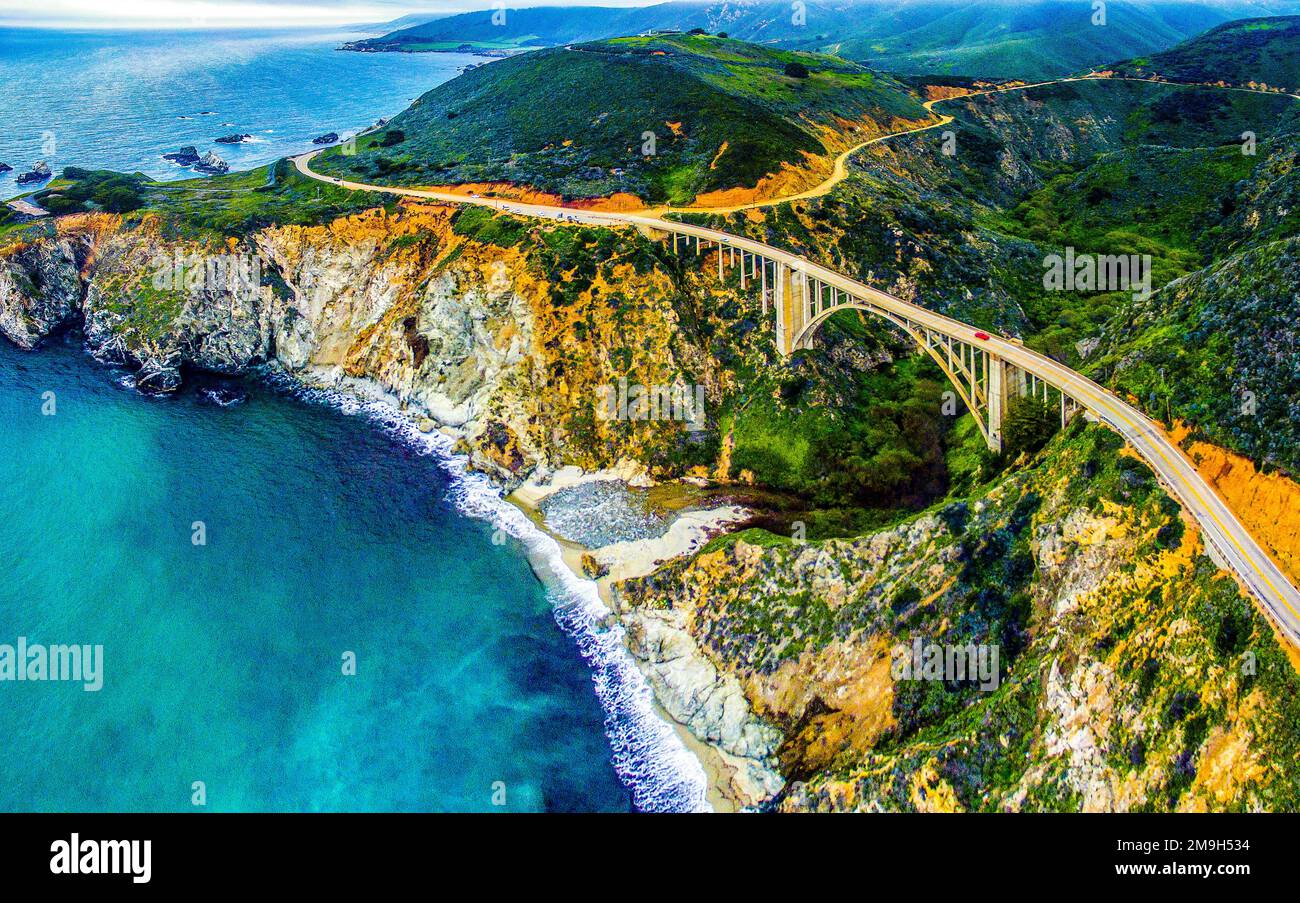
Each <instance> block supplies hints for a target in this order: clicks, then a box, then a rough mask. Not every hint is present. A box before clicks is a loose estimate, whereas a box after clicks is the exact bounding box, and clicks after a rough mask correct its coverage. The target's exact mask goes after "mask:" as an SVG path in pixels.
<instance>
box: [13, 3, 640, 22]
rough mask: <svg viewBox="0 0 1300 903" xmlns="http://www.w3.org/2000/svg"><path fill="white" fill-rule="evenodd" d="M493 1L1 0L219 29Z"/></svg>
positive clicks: (40, 9) (113, 18) (77, 15)
mask: <svg viewBox="0 0 1300 903" xmlns="http://www.w3.org/2000/svg"><path fill="white" fill-rule="evenodd" d="M650 2H654V0H576V2H575V0H520V2H515V0H511V2H508V3H507V4H506V5H507V6H509V7H519V6H540V5H544V4H549V5H555V6H558V5H563V6H576V5H580V4H582V5H597V4H598V5H600V6H644V5H646V4H647V3H650ZM493 5H494V4H493V0H0V25H42V26H59V25H81V26H91V27H98V28H169V27H170V28H220V27H223V26H224V27H229V26H241V25H268V26H271V25H274V26H280V25H345V24H349V23H357V22H387V21H388V20H390V19H395V18H397V17H398V16H402V15H405V14H406V13H412V12H421V13H423V12H430V13H433V14H435V15H436V14H438V13H455V12H465V11H467V10H473V9H491V8H492V6H493Z"/></svg>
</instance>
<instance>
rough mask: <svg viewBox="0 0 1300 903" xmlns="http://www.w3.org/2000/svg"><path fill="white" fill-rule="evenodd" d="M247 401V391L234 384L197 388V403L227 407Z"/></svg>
mask: <svg viewBox="0 0 1300 903" xmlns="http://www.w3.org/2000/svg"><path fill="white" fill-rule="evenodd" d="M246 401H248V393H247V392H245V391H244V390H243V389H240V388H238V387H236V386H204V387H203V388H201V389H199V404H214V405H216V406H217V407H220V408H229V407H233V406H234V405H237V404H243V403H244V402H246Z"/></svg>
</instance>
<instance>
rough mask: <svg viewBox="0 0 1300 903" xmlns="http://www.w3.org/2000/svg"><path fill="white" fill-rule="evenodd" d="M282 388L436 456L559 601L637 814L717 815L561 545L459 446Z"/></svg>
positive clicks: (274, 377) (388, 412) (389, 414)
mask: <svg viewBox="0 0 1300 903" xmlns="http://www.w3.org/2000/svg"><path fill="white" fill-rule="evenodd" d="M269 378H270V381H271V382H272V384H273V385H275V386H276V387H277V388H279V389H281V390H282V391H285V392H287V393H289V394H292V395H294V396H295V397H297V398H299V399H301V400H304V401H307V402H311V403H316V404H325V405H329V406H331V407H334V408H336V409H338V410H340V411H342V412H343V413H345V414H349V415H353V416H358V415H360V416H364V417H366V418H368V419H369V420H370V421H371V422H372V423H374V424H375V425H376V426H377V427H379V428H380V429H381V430H383V431H384V432H385V433H386V434H387V435H389V436H391V437H392V438H394V439H395V440H397V441H399V442H401V443H402V444H404V445H406V446H407V447H409V448H411V449H413V450H414V451H416V452H417V453H419V454H422V455H430V456H432V457H434V458H436V460H437V461H438V463H439V466H440V467H441V468H442V470H443V471H444V472H445V473H446V474H447V476H448V483H449V486H448V495H449V498H450V499H451V500H452V502H453V503H454V504H455V505H456V507H457V508H458V509H459V510H460V512H461V513H462V514H465V515H466V516H468V517H473V518H477V519H479V520H484V521H487V522H489V523H491V524H492V525H493V526H494V527H495V528H496V529H498V530H501V531H503V532H504V533H506V534H508V535H510V536H513V537H514V538H515V539H517V540H518V541H519V542H520V543H522V544H523V546H524V548H525V549H526V550H527V553H528V557H529V560H530V562H531V563H532V565H533V569H534V571H536V572H537V574H538V577H539V578H540V579H541V581H542V583H543V585H544V586H545V587H546V592H547V595H548V597H549V598H550V600H551V603H552V609H553V611H554V613H555V620H556V622H557V623H559V625H560V627H561V628H562V629H563V630H564V632H565V633H566V634H568V635H569V636H570V637H572V638H573V640H574V642H575V643H576V644H577V646H578V650H579V652H580V653H581V654H582V657H583V659H584V660H585V661H586V662H587V664H588V666H589V667H590V668H591V673H592V680H593V682H594V684H595V688H596V695H597V697H598V698H599V699H600V702H601V705H602V707H603V708H604V710H605V734H606V736H607V737H608V738H609V742H610V746H611V747H612V749H613V762H614V768H615V770H616V771H617V772H618V775H619V777H620V778H621V779H622V781H623V783H624V784H625V785H626V786H627V787H628V789H629V790H630V791H631V794H632V800H633V802H634V803H635V805H636V807H637V808H638V809H640V810H642V811H648V812H703V811H710V809H711V807H710V805H709V803H708V800H707V790H708V779H707V777H706V775H705V773H704V768H703V766H702V765H701V764H700V761H699V759H698V758H696V756H695V755H694V754H693V753H692V752H691V751H690V750H689V749H687V748H686V745H685V743H684V742H683V741H682V738H681V737H680V736H678V734H677V732H676V731H675V730H674V729H673V727H672V726H671V725H669V724H668V722H667V721H665V720H664V719H663V718H662V717H661V716H660V715H659V713H658V711H657V710H656V707H655V702H654V696H653V693H652V692H651V690H650V685H649V684H648V682H647V681H646V679H645V676H644V675H643V674H642V673H641V672H640V671H639V670H638V669H637V667H636V664H635V662H634V661H633V660H632V656H631V653H629V652H628V650H627V647H626V645H625V644H624V641H623V637H624V630H623V628H622V626H621V625H619V624H618V623H617V622H616V621H614V619H613V618H611V617H610V613H609V610H608V609H607V608H606V606H605V603H604V602H603V601H601V598H600V595H599V593H598V592H597V589H596V585H595V584H594V583H592V582H591V581H589V580H584V579H582V578H581V577H579V576H577V575H576V574H574V573H573V571H572V570H570V569H569V567H568V566H567V565H566V564H565V563H564V559H563V557H562V556H561V552H560V546H559V544H558V543H556V541H555V540H554V539H553V538H552V537H551V536H549V535H548V534H547V533H545V532H544V531H542V530H541V529H539V528H538V527H537V525H535V524H534V523H533V522H532V521H530V520H529V519H528V517H527V516H526V515H525V514H524V513H523V512H522V511H520V510H519V509H518V508H516V507H515V506H514V505H512V504H510V503H509V502H507V501H506V500H505V499H504V498H502V496H501V491H500V489H499V487H497V486H496V485H495V484H494V483H493V482H492V481H491V479H490V478H489V477H488V476H486V475H485V474H481V473H477V472H474V471H471V470H470V469H469V466H468V459H467V458H466V456H464V455H460V454H456V453H455V452H454V451H453V450H452V448H453V444H452V440H450V439H449V438H447V437H446V436H444V435H442V434H440V433H423V432H421V431H420V430H419V429H417V428H416V427H415V425H414V424H413V423H412V422H411V420H410V419H409V418H408V417H406V416H405V415H403V414H402V413H401V412H400V411H398V410H396V409H395V408H394V407H393V406H391V405H389V404H387V403H385V402H383V401H373V400H360V399H358V398H357V397H356V396H354V395H351V394H348V393H346V392H338V391H332V390H325V389H315V388H310V387H306V386H303V385H302V384H300V383H297V382H295V381H294V380H293V379H292V378H290V377H288V376H285V375H283V374H271V375H270V377H269Z"/></svg>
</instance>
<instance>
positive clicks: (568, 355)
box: [0, 204, 729, 482]
mask: <svg viewBox="0 0 1300 903" xmlns="http://www.w3.org/2000/svg"><path fill="white" fill-rule="evenodd" d="M457 216H458V213H457V211H456V210H455V209H453V208H446V207H438V206H433V205H416V204H412V205H406V206H404V207H403V208H402V209H401V210H400V211H399V212H398V213H397V214H395V215H387V214H385V212H384V211H383V210H374V211H369V212H366V213H362V214H358V215H356V216H351V217H346V218H342V219H338V220H335V221H334V222H332V223H330V224H328V225H322V226H310V227H304V226H283V227H272V228H268V229H264V230H262V231H260V232H256V233H254V234H252V235H251V236H249V238H248V239H247V240H245V241H237V240H235V239H231V240H229V243H228V244H227V245H226V246H221V247H216V248H214V247H211V246H201V245H198V244H196V243H192V242H186V241H184V240H179V239H176V238H173V237H170V236H169V234H168V230H166V229H165V228H164V226H163V224H162V223H160V222H159V221H158V220H157V219H155V218H152V217H145V218H143V219H142V220H140V221H138V222H130V223H124V222H123V221H122V220H121V219H120V218H118V217H113V216H108V215H84V216H72V217H65V218H63V219H61V220H60V221H58V223H57V227H56V228H55V229H54V230H53V231H51V232H49V233H47V234H44V235H41V236H38V237H36V238H35V239H32V240H29V241H27V242H24V243H21V244H16V245H11V246H10V247H8V248H7V249H5V250H4V251H3V252H0V331H3V333H4V335H5V336H6V337H8V338H9V339H10V340H12V341H14V342H15V343H17V344H18V345H20V346H21V347H24V348H29V349H30V348H34V347H35V346H37V345H38V344H39V342H40V341H41V339H42V338H43V337H44V336H46V335H48V334H49V333H50V332H52V331H54V330H56V329H59V328H62V327H65V326H68V325H72V324H77V323H80V324H81V325H82V326H83V328H84V333H85V338H86V343H87V346H88V348H89V350H90V351H91V352H92V353H94V354H95V355H96V356H98V357H100V358H101V359H103V360H105V361H110V362H113V363H117V364H121V365H126V366H131V367H134V368H137V373H136V383H137V385H138V387H139V388H140V389H141V390H142V391H151V392H170V391H174V390H176V389H177V388H178V387H179V386H180V384H181V380H182V374H183V369H184V368H185V367H197V368H202V369H205V370H210V371H215V372H219V373H228V374H237V373H243V372H246V371H248V370H249V369H251V368H254V367H257V366H259V365H263V364H272V365H274V366H278V367H282V368H284V369H285V370H287V371H289V372H290V373H292V374H294V375H296V376H298V377H299V378H302V379H304V380H307V381H309V382H312V383H315V384H318V385H327V386H332V385H342V384H347V383H351V384H353V385H354V386H355V387H360V386H362V384H363V383H364V384H365V385H366V386H368V387H369V388H370V391H374V390H375V389H376V388H377V389H378V390H379V391H382V392H383V393H385V394H386V395H387V396H388V397H390V398H391V399H392V400H394V401H395V402H396V403H398V404H399V405H401V406H402V407H405V408H408V409H409V410H411V411H412V413H414V414H415V415H417V416H423V417H426V418H428V422H429V425H430V427H431V428H432V427H433V426H434V425H437V426H441V427H443V428H445V429H446V430H448V431H450V432H452V433H453V434H455V435H457V436H460V437H462V438H463V439H465V441H466V443H467V448H468V449H469V450H470V451H471V452H472V453H473V454H474V456H475V460H476V461H477V463H478V464H479V465H480V466H482V467H484V468H485V469H488V470H491V471H493V472H495V473H497V474H498V475H500V476H502V477H503V478H505V479H506V480H507V481H508V482H513V481H516V480H518V479H520V478H522V477H523V476H525V475H526V474H527V473H529V472H530V471H532V470H533V469H534V468H536V467H539V466H541V467H542V468H544V469H545V468H549V467H557V466H559V465H560V464H562V463H577V464H580V465H582V466H585V467H588V468H598V467H602V466H607V465H609V464H613V463H614V462H615V461H617V460H619V459H620V458H634V459H639V460H644V461H648V462H649V463H650V464H651V465H652V467H653V466H660V467H677V468H678V469H680V468H681V465H682V463H683V462H685V461H688V460H689V457H690V454H691V447H692V446H691V441H690V437H689V436H688V435H687V431H686V429H685V424H684V423H672V422H670V423H667V424H664V423H654V424H651V423H638V422H627V421H618V420H612V421H611V420H603V419H601V418H600V417H599V416H598V414H597V403H598V401H599V399H600V398H601V395H600V388H601V387H602V386H607V385H611V384H613V383H615V382H616V381H617V380H618V379H619V378H623V379H626V380H628V381H629V382H631V383H633V384H644V385H647V386H656V385H665V386H667V385H672V384H674V383H675V382H680V383H689V384H692V385H694V384H700V385H703V386H704V387H705V388H706V390H707V393H709V394H714V395H715V397H716V394H715V393H717V392H719V391H721V390H722V388H723V387H724V386H725V385H726V383H727V380H728V379H729V377H728V376H727V375H726V374H724V373H722V372H721V371H720V370H719V368H718V367H717V366H716V365H715V364H714V363H712V359H711V358H710V357H708V356H707V355H705V354H704V353H702V352H701V351H700V350H699V348H698V346H697V345H696V344H694V343H693V341H692V336H691V335H690V333H689V331H687V330H683V329H681V328H680V323H679V315H678V312H677V311H678V309H679V308H680V302H681V299H682V296H683V295H684V294H685V295H689V293H690V292H691V288H690V285H689V283H690V279H691V277H690V276H689V275H686V276H684V275H683V274H681V273H678V274H674V273H672V272H671V271H670V268H669V267H667V266H665V265H664V263H663V262H662V261H660V260H659V259H658V258H656V257H655V255H654V252H653V250H651V248H652V244H651V243H649V242H646V241H644V240H642V239H640V238H639V237H637V236H635V235H626V236H621V235H619V236H615V235H612V234H605V235H603V236H602V237H601V238H600V239H593V240H598V241H600V242H603V243H604V244H603V245H602V247H601V248H600V253H599V254H595V253H593V252H594V251H595V250H596V249H595V248H594V247H588V246H587V244H586V243H587V241H588V238H587V236H585V235H583V234H581V233H580V230H577V229H574V230H563V229H558V228H556V229H547V230H533V231H532V232H525V231H524V229H523V227H522V226H519V225H518V224H512V227H513V228H516V229H517V230H518V231H517V233H515V234H512V235H511V236H510V240H509V241H505V240H500V239H499V238H498V239H497V240H493V238H492V234H491V229H493V228H497V227H496V226H494V225H493V221H491V220H490V218H489V220H488V222H486V223H483V222H476V223H471V224H469V225H466V224H463V223H462V224H461V225H459V226H458V225H457V222H458V220H457ZM476 230H478V231H483V230H486V231H487V240H483V239H481V238H479V237H476V234H475V233H476ZM683 280H684V281H683Z"/></svg>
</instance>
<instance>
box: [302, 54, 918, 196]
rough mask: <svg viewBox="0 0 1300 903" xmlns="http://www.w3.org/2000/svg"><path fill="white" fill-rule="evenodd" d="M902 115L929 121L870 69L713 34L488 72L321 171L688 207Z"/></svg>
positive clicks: (904, 91)
mask: <svg viewBox="0 0 1300 903" xmlns="http://www.w3.org/2000/svg"><path fill="white" fill-rule="evenodd" d="M899 118H902V119H910V120H926V119H928V118H929V114H927V113H926V111H925V110H924V108H923V107H922V106H921V104H920V103H919V101H918V100H917V98H916V96H915V95H914V94H912V93H911V91H910V89H908V88H907V87H905V86H904V85H903V84H901V83H900V82H897V81H895V80H894V79H892V78H889V77H888V76H884V75H881V74H879V73H875V72H872V71H871V70H868V69H866V68H864V67H862V66H860V65H858V64H856V63H850V62H846V61H844V60H839V59H835V58H832V57H825V56H819V55H815V54H807V53H798V52H792V51H782V50H775V49H771V48H765V47H759V46H756V45H753V44H746V43H744V42H742V41H736V40H729V39H724V38H718V37H710V36H703V35H672V36H660V37H653V38H651V37H630V38H617V39H614V40H610V41H602V42H596V43H589V44H581V45H575V46H574V47H572V48H553V49H548V50H540V51H536V52H533V53H527V54H522V55H519V56H516V57H513V58H511V59H507V60H502V61H500V62H495V63H492V64H490V65H487V66H482V67H479V68H477V69H473V70H471V71H469V72H467V73H465V74H463V75H461V76H460V77H458V78H456V79H453V80H452V81H450V82H447V83H446V84H443V85H440V86H439V87H437V88H435V89H433V90H432V91H430V92H428V93H427V94H425V95H424V96H423V97H420V98H419V99H418V100H416V101H415V103H413V104H412V105H411V107H410V108H408V109H407V110H406V111H405V112H403V113H402V114H400V115H399V116H397V117H395V118H394V119H393V120H392V121H391V122H390V123H389V124H388V125H387V127H386V129H385V130H384V131H382V132H376V133H374V134H371V135H367V136H364V137H363V138H361V139H360V140H359V141H358V142H357V148H356V151H357V152H356V154H355V155H353V156H345V155H344V154H343V153H342V151H341V150H333V151H331V152H330V153H329V154H327V155H325V156H324V157H323V158H322V159H321V160H320V164H319V167H320V169H322V170H323V171H326V172H332V173H336V174H346V175H348V176H350V177H353V178H356V179H358V180H368V181H370V182H382V183H389V184H392V183H397V184H426V185H430V184H451V183H466V182H483V181H496V180H508V181H511V182H514V183H518V184H527V185H530V186H533V187H536V188H540V189H543V190H547V191H554V192H558V193H561V194H564V195H566V196H570V197H596V196H603V195H609V194H612V193H615V192H619V191H627V192H632V193H635V194H637V195H638V196H640V197H642V198H644V199H647V200H651V201H664V200H668V201H672V202H686V201H689V200H690V199H692V198H693V197H695V196H696V195H697V194H699V193H701V192H706V191H712V190H718V189H730V188H737V187H753V186H754V185H755V184H756V183H757V182H758V181H759V180H760V179H762V178H763V177H764V176H765V175H767V174H769V173H772V172H776V171H779V170H780V169H781V166H782V164H783V163H800V162H803V160H804V159H805V156H804V155H805V154H813V155H818V156H824V155H827V154H829V153H830V152H831V148H828V147H827V146H826V145H825V143H824V140H825V136H824V135H823V134H822V132H823V131H824V129H825V127H831V126H837V123H839V122H842V121H843V120H850V121H862V120H870V121H871V122H872V123H882V124H886V123H890V122H892V121H893V120H896V119H899ZM865 124H866V125H870V124H871V123H865ZM837 127H840V126H837ZM882 130H883V129H882ZM647 132H650V133H653V135H654V147H653V151H654V153H653V154H647V153H645V151H646V150H647V149H648V148H647V146H646V134H645V133H647Z"/></svg>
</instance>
